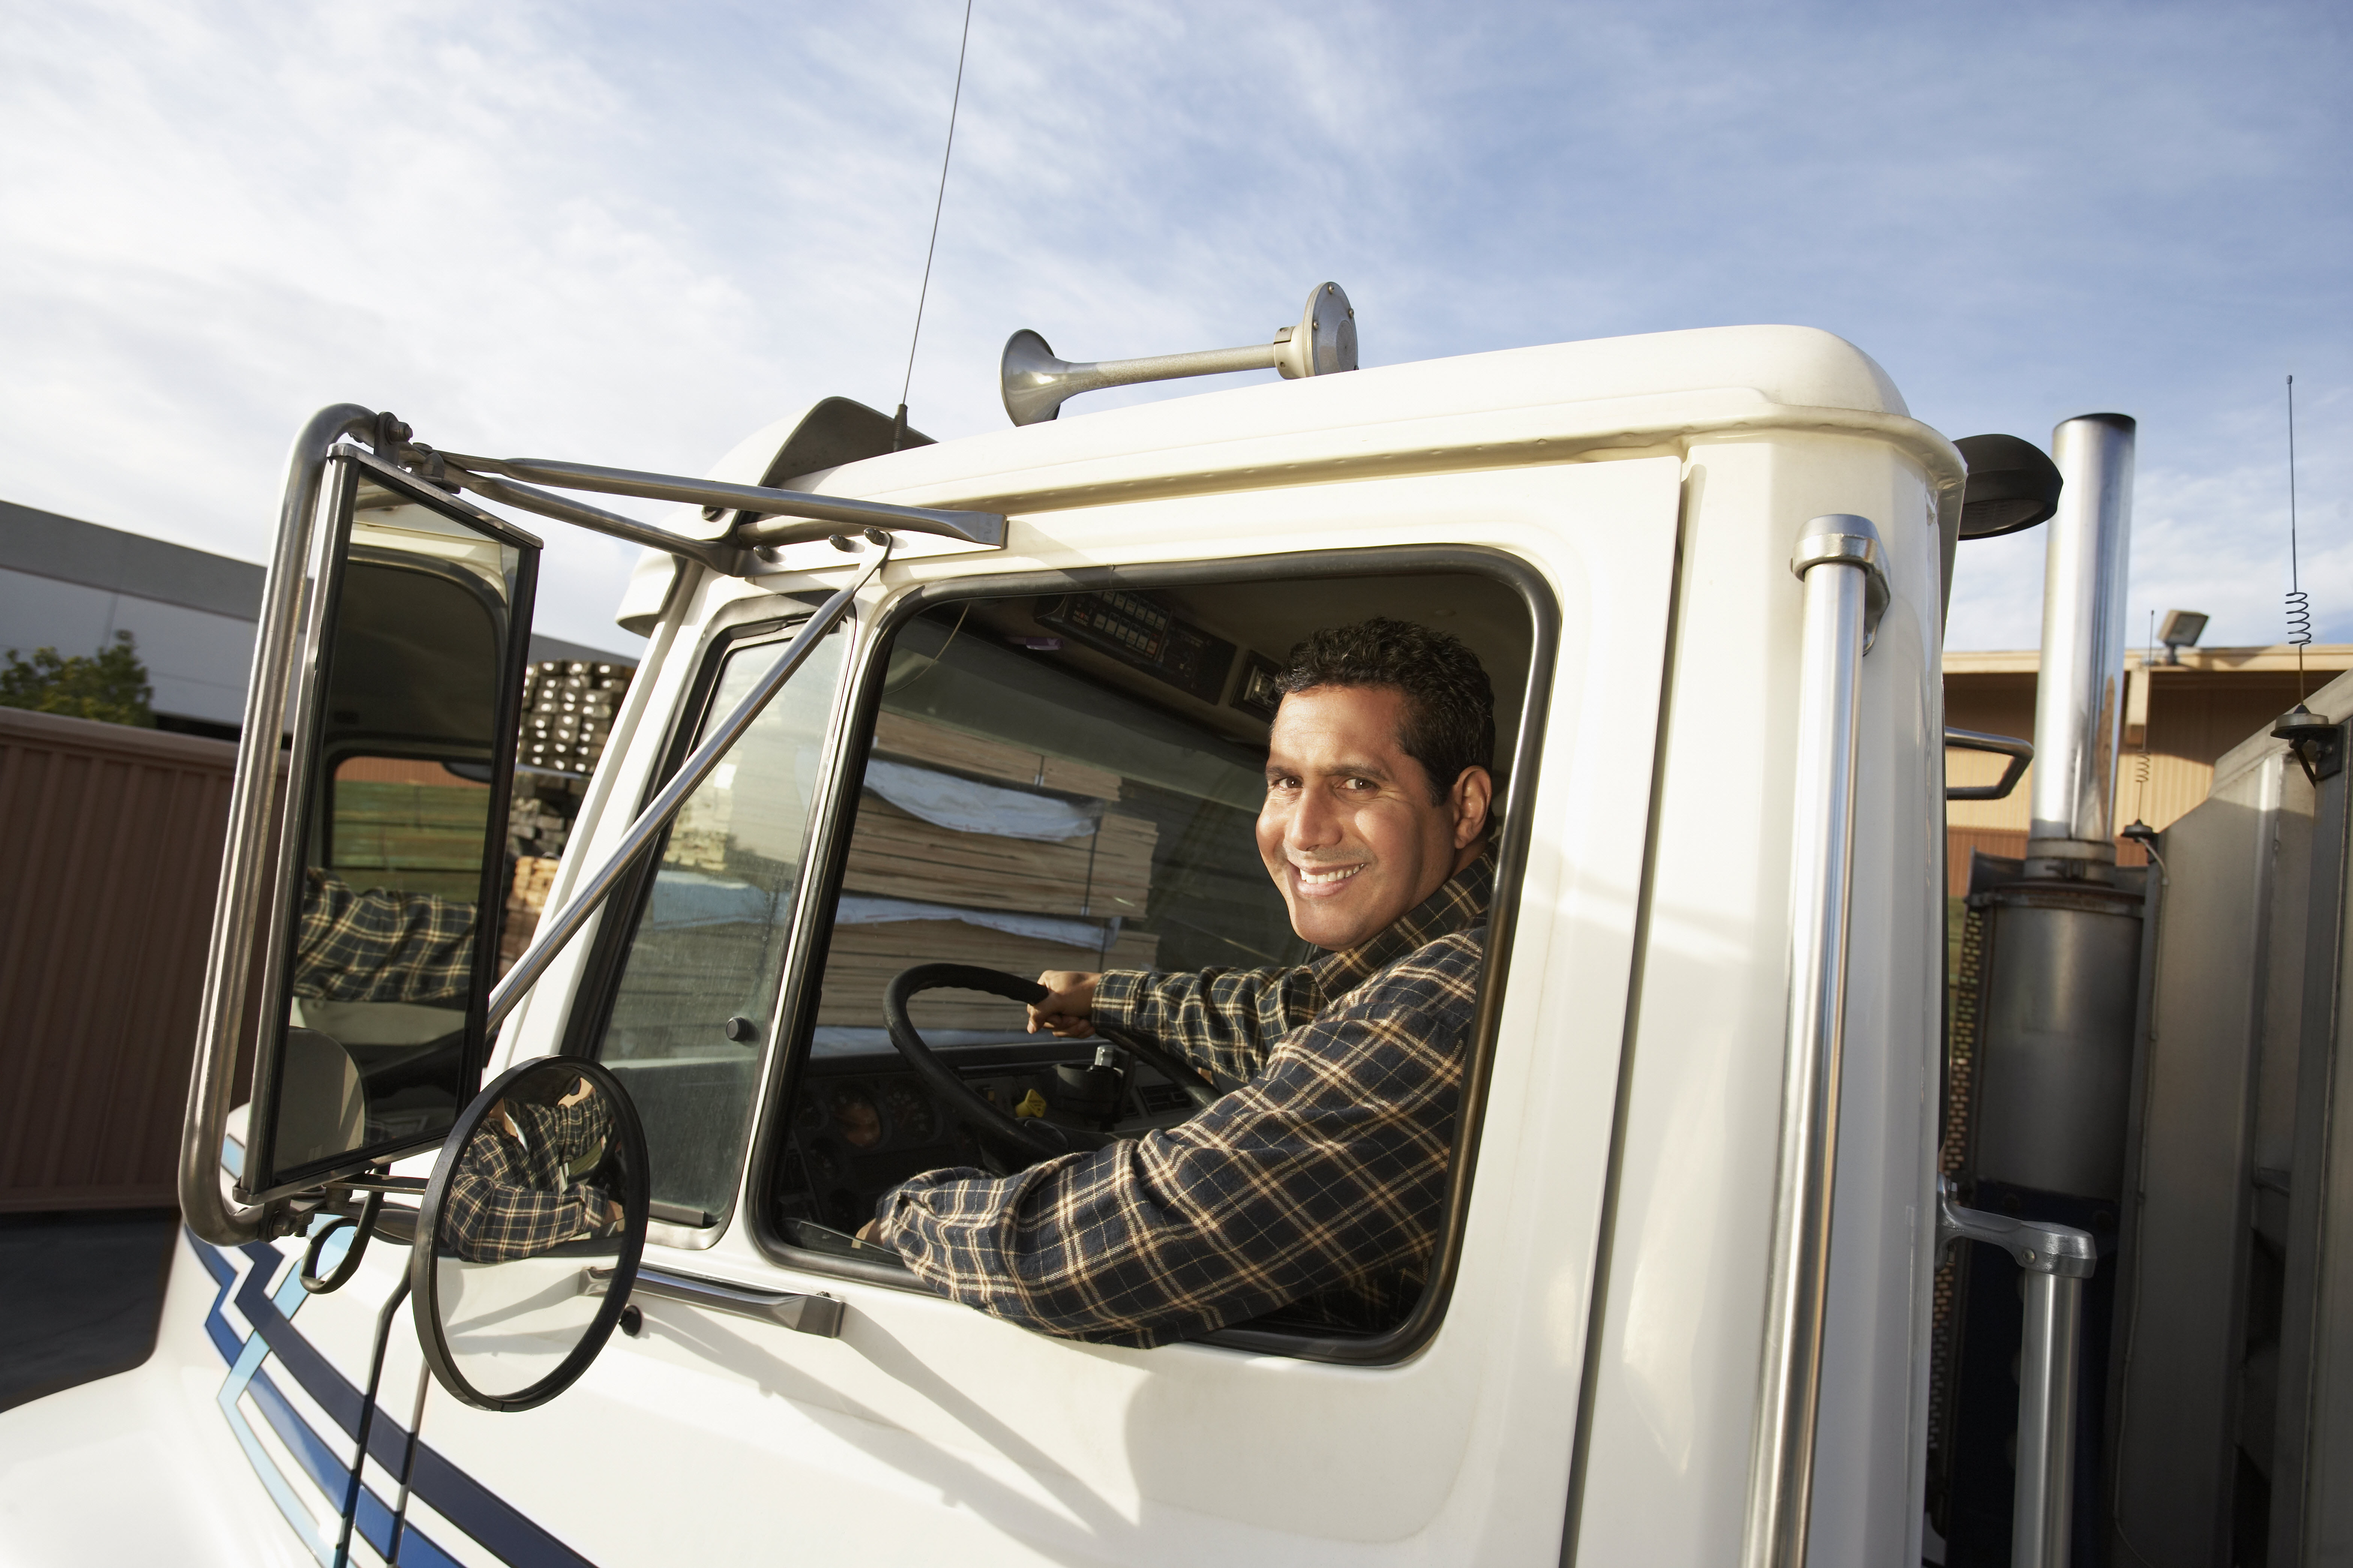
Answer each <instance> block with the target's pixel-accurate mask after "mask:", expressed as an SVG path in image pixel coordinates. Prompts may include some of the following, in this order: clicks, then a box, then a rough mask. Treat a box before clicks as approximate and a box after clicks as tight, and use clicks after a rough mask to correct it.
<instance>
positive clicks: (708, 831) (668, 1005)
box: [597, 631, 844, 1215]
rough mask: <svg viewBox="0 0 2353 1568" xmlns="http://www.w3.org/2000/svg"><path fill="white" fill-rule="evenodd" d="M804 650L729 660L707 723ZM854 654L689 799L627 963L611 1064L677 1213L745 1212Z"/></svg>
mask: <svg viewBox="0 0 2353 1568" xmlns="http://www.w3.org/2000/svg"><path fill="white" fill-rule="evenodd" d="M789 640H790V637H789V635H788V634H786V635H783V636H780V637H777V638H776V639H775V640H772V641H765V642H760V643H756V644H751V645H746V646H742V647H737V648H736V649H734V650H733V652H732V653H730V654H729V655H728V657H727V662H726V664H725V666H724V667H723V669H722V670H721V672H720V677H719V680H718V682H717V689H716V690H714V691H713V692H712V698H711V702H710V705H709V707H708V709H707V710H706V716H705V719H704V723H705V724H706V725H708V724H710V723H712V722H713V721H715V720H716V719H717V718H719V717H721V716H723V715H724V714H725V713H726V712H727V711H728V710H730V709H732V708H733V707H734V705H735V704H736V703H737V702H738V701H740V700H742V699H743V697H744V693H745V692H747V691H749V690H750V689H752V687H753V686H754V684H755V683H756V682H757V681H758V679H760V677H761V676H762V675H763V674H765V672H766V671H767V670H768V669H770V668H773V667H774V665H775V662H776V659H777V658H778V657H780V656H781V655H782V654H783V652H784V650H785V648H786V646H787V644H788V642H789ZM843 641H844V639H843V637H842V635H841V634H840V633H839V632H838V631H837V632H835V633H834V634H832V635H831V636H829V637H827V638H826V640H825V641H824V643H823V644H821V645H820V646H819V647H818V649H817V651H816V652H815V653H814V654H812V655H811V656H810V658H809V660H808V662H807V664H805V665H803V666H802V667H801V668H800V670H799V672H798V673H797V674H796V675H795V676H794V677H793V679H792V680H791V681H790V682H789V683H788V684H787V685H786V687H785V689H784V690H782V691H781V692H778V693H777V694H776V698H775V700H772V701H771V702H770V703H769V704H768V707H767V709H766V710H765V711H764V712H763V713H762V714H761V715H760V717H759V718H758V719H757V720H756V721H754V723H753V725H752V727H751V728H750V729H749V730H748V731H745V732H744V737H743V738H742V739H741V740H739V741H738V742H736V743H735V745H734V746H733V748H732V749H731V750H730V751H729V752H728V753H727V755H726V757H725V758H724V759H723V761H722V762H721V763H719V765H718V766H717V767H716V768H714V769H713V770H712V773H711V776H710V777H709V778H707V779H705V780H704V781H703V783H702V787H701V788H699V789H697V790H696V791H695V792H694V794H693V795H691V796H689V797H688V799H687V802H686V805H685V806H684V807H683V808H682V809H681V811H680V813H679V815H678V818H677V820H676V821H675V822H674V823H673V824H672V825H671V827H670V834H669V836H668V837H667V838H665V839H664V841H663V844H662V848H661V858H660V860H659V864H658V867H657V868H656V871H655V874H654V880H653V887H652V889H650V891H649V894H648V896H647V899H646V903H645V909H644V912H643V913H642V915H641V916H640V917H639V919H638V928H637V931H636V934H635V936H634V938H633V940H632V942H631V943H630V946H629V948H628V953H627V954H626V956H625V958H624V960H623V968H622V972H621V978H620V984H619V987H618V990H617V993H616V994H615V996H614V1001H613V1010H612V1015H611V1017H610V1020H609V1021H608V1022H607V1025H606V1028H605V1037H604V1042H603V1045H602V1047H600V1048H599V1050H598V1052H597V1056H598V1058H599V1059H600V1060H602V1061H603V1062H604V1063H605V1064H606V1065H607V1067H609V1068H612V1069H613V1070H614V1071H615V1072H616V1073H617V1074H618V1075H619V1076H620V1077H621V1079H622V1081H623V1082H624V1083H626V1084H627V1085H628V1090H629V1094H630V1097H631V1098H632V1099H633V1100H635V1101H636V1104H637V1107H638V1115H639V1117H640V1118H641V1119H642V1120H643V1121H644V1122H645V1129H646V1143H647V1148H648V1152H649V1158H650V1162H651V1166H652V1172H651V1173H652V1178H653V1197H654V1201H655V1202H656V1203H657V1204H659V1205H663V1206H664V1207H666V1208H670V1209H676V1210H687V1211H697V1212H700V1213H702V1214H705V1215H721V1214H724V1213H725V1212H726V1210H727V1208H728V1205H729V1204H730V1203H731V1202H732V1200H733V1197H734V1192H735V1175H736V1173H737V1171H738V1170H739V1169H740V1168H741V1167H742V1163H743V1153H744V1133H745V1131H746V1127H747V1119H748V1117H749V1114H750V1110H751V1105H752V1096H753V1086H754V1081H755V1077H756V1073H757V1069H758V1067H759V1063H760V1054H761V1048H762V1047H763V1046H764V1045H765V1042H766V1039H767V1036H768V1032H769V1027H770V1024H771V1021H772V1019H773V1016H774V1015H775V1012H776V987H777V985H778V984H779V982H780V980H781V978H782V975H783V970H784V950H785V941H786V934H787V928H788V926H789V924H790V921H791V919H792V905H793V895H794V892H795V890H796V889H797V888H798V886H799V884H800V876H801V863H802V857H803V855H804V853H805V848H806V843H807V835H808V821H809V808H810V803H811V797H812V796H813V795H814V793H815V791H816V789H817V786H818V757H819V753H820V752H821V751H822V749H823V746H824V742H825V731H826V723H827V719H828V714H829V713H830V711H831V709H832V702H833V692H834V686H835V683H836V678H837V676H838V675H839V669H840V663H841V648H842V644H843Z"/></svg>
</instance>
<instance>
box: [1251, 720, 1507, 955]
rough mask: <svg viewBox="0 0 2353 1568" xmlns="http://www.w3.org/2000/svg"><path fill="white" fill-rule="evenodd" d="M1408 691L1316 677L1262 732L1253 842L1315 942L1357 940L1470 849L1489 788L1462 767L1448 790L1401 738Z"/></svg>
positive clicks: (1407, 905) (1418, 897)
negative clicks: (1262, 786)
mask: <svg viewBox="0 0 2353 1568" xmlns="http://www.w3.org/2000/svg"><path fill="white" fill-rule="evenodd" d="M1404 710H1405V693H1404V692H1402V691H1400V690H1398V689H1397V688H1395V687H1393V686H1319V687H1315V688H1313V689H1309V690H1306V691H1299V692H1293V693H1292V694H1291V695H1290V696H1288V697H1285V698H1284V699H1283V700H1282V707H1281V708H1280V709H1278V710H1276V712H1275V716H1274V729H1273V731H1272V733H1271V734H1270V735H1269V736H1268V738H1267V759H1266V805H1264V806H1263V807H1262V808H1261V810H1260V812H1259V816H1258V851H1259V854H1260V856H1261V858H1263V859H1264V860H1265V861H1266V869H1267V874H1268V875H1270V876H1271V877H1272V878H1273V879H1274V885H1275V886H1276V887H1277V888H1280V889H1282V901H1283V902H1284V903H1285V904H1287V905H1289V906H1290V909H1291V928H1292V930H1293V931H1297V932H1298V933H1299V934H1300V936H1301V937H1302V938H1303V939H1304V940H1305V941H1308V942H1314V944H1315V945H1316V946H1318V947H1323V948H1331V949H1335V950H1337V949H1340V948H1345V947H1353V946H1355V945H1356V943H1358V942H1363V941H1364V940H1366V938H1367V937H1370V936H1373V935H1375V934H1376V933H1377V932H1378V931H1381V929H1382V928H1384V927H1385V926H1387V925H1388V924H1389V923H1390V922H1391V921H1395V920H1396V919H1397V918H1398V916H1399V915H1401V914H1404V913H1405V912H1406V911H1407V910H1410V909H1412V908H1413V907H1414V906H1415V905H1416V904H1419V903H1420V902H1421V901H1422V900H1424V899H1427V898H1428V897H1430V894H1432V893H1434V892H1436V891H1438V889H1440V887H1441V886H1443V885H1444V884H1445V881H1446V879H1448V878H1449V877H1451V876H1452V875H1454V873H1455V872H1456V871H1458V870H1460V869H1461V868H1462V867H1464V866H1466V865H1468V864H1470V862H1471V861H1472V858H1475V857H1476V856H1477V854H1478V847H1479V833H1480V829H1481V828H1482V826H1484V825H1485V822H1486V816H1487V800H1488V796H1489V794H1490V791H1491V789H1492V784H1490V782H1489V780H1488V777H1487V773H1486V771H1485V770H1484V769H1482V768H1472V769H1469V770H1467V771H1466V772H1465V773H1463V775H1462V777H1461V779H1459V780H1455V781H1452V787H1451V789H1450V790H1448V791H1447V792H1446V795H1445V796H1444V798H1442V799H1440V800H1438V801H1435V802H1433V801H1432V800H1431V799H1430V778H1429V775H1428V774H1427V773H1424V772H1423V771H1422V766H1421V764H1420V763H1418V762H1416V761H1414V759H1413V758H1411V757H1409V756H1408V755H1407V754H1406V753H1405V750H1404V748H1403V747H1401V746H1400V745H1399V744H1398V733H1399V731H1400V730H1401V728H1402V725H1401V721H1402V720H1403V718H1404Z"/></svg>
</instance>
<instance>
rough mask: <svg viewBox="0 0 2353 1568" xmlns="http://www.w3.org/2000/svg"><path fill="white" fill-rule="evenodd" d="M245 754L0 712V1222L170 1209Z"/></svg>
mask: <svg viewBox="0 0 2353 1568" xmlns="http://www.w3.org/2000/svg"><path fill="white" fill-rule="evenodd" d="M236 759H237V749H236V747H234V746H232V745H230V744H228V743H227V742H221V741H206V740H198V739H195V737H192V736H186V735H174V734H168V733H164V732H162V731H154V730H139V729H132V728H131V727H129V726H127V725H121V724H100V723H93V722H91V721H88V720H82V719H63V718H58V717H55V716H52V715H49V714H46V713H30V712H26V711H23V710H17V709H11V708H0V1212H18V1213H23V1212H29V1211H39V1210H48V1209H88V1208H133V1207H146V1206H150V1205H169V1204H173V1203H174V1201H175V1197H174V1183H173V1167H174V1163H175V1162H176V1158H177V1152H178V1147H179V1136H180V1116H181V1111H182V1109H183V1104H184V1101H185V1097H186V1094H187V1084H188V1065H189V1059H190V1057H191V1055H192V1053H193V1051H194V1049H195V1028H196V1006H197V1001H198V995H199V993H200V992H201V990H202V988H203V984H204V965H205V947H206V940H207V938H208V937H209V935H210V932H211V929H212V907H213V894H214V889H215V886H216V882H217V880H218V878H219V874H220V854H221V841H222V837H223V836H224V834H225V833H226V832H227V822H228V794H229V780H230V775H231V773H232V772H233V771H234V768H235V765H236ZM241 1076H242V1070H241V1072H240V1077H241Z"/></svg>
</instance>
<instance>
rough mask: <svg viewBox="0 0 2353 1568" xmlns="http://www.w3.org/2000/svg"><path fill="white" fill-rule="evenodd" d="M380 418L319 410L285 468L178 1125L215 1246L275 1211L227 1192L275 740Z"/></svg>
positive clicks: (187, 1197)
mask: <svg viewBox="0 0 2353 1568" xmlns="http://www.w3.org/2000/svg"><path fill="white" fill-rule="evenodd" d="M377 417H378V416H376V414H375V412H374V411H373V410H371V409H366V408H362V407H361V406H360V405H357V404H355V403H337V404H333V405H330V406H328V407H325V408H322V409H321V410H319V412H318V413H316V414H314V415H312V416H311V419H310V422H309V423H308V424H306V425H304V426H302V431H301V435H299V436H297V437H294V447H293V450H292V451H291V452H290V454H289V455H288V457H287V460H286V489H285V492H284V495H283V496H282V498H281V499H280V502H279V512H278V542H277V547H276V549H275V550H274V551H273V552H272V553H271V555H270V558H269V575H268V576H267V577H266V578H264V579H263V583H262V589H261V616H260V619H259V625H258V626H256V627H255V630H254V645H253V668H252V671H251V673H250V674H249V675H248V677H247V679H246V687H245V724H244V729H243V730H242V731H240V733H239V735H238V737H237V775H236V781H235V783H234V784H232V785H231V786H230V791H229V805H228V833H227V837H226V839H225V840H224V841H223V843H222V846H221V875H220V889H219V891H218V892H217V893H216V895H215V896H214V900H213V930H212V940H211V942H210V943H209V944H208V945H207V947H206V959H205V988H204V996H203V1001H202V1002H201V1004H200V1005H199V1006H198V1009H197V1013H196V1049H195V1065H194V1067H193V1068H192V1069H191V1071H190V1072H189V1075H188V1107H187V1113H186V1116H185V1119H184V1120H183V1121H182V1122H181V1127H180V1167H179V1173H178V1178H179V1192H180V1213H181V1214H182V1215H183V1216H185V1219H186V1221H187V1225H188V1228H189V1229H190V1230H193V1231H195V1233H196V1234H197V1235H198V1236H200V1237H203V1238H204V1239H205V1240H206V1241H208V1242H211V1243H212V1244H213V1245H214V1246H216V1247H235V1246H239V1245H241V1244H243V1243H245V1242H248V1241H253V1240H256V1239H258V1238H259V1237H260V1235H261V1229H262V1224H263V1220H264V1217H265V1209H266V1206H267V1205H245V1204H239V1203H237V1202H235V1201H233V1200H232V1199H231V1198H230V1197H229V1196H228V1194H226V1193H225V1192H223V1191H222V1190H221V1139H222V1135H223V1132H224V1131H225V1130H226V1127H227V1121H228V1110H229V1097H230V1095H231V1094H233V1093H234V1092H235V1091H236V1088H237V1086H236V1084H235V1083H234V1082H233V1081H231V1080H232V1079H233V1078H234V1077H235V1074H236V1068H237V1032H238V1027H239V1026H240V1024H241V1023H242V1022H243V1020H244V1016H245V998H246V977H247V973H248V968H249V963H250V960H251V957H252V953H253V942H254V934H255V930H256V928H257V926H258V925H259V921H260V918H261V895H262V889H263V888H264V886H265V885H266V884H267V883H268V881H269V874H270V869H271V856H270V853H269V851H270V836H269V816H270V806H271V802H272V796H273V795H274V794H275V791H274V788H273V784H274V781H275V779H276V776H277V764H278V741H279V736H280V732H281V731H283V729H284V726H285V719H286V699H287V692H288V690H289V689H290V686H291V685H292V682H293V679H294V670H293V663H294V658H293V654H294V643H295V638H296V637H297V636H298V635H299V634H300V632H301V621H302V612H303V603H304V600H305V598H306V597H307V596H308V594H307V591H308V586H309V584H308V580H307V577H308V567H309V563H310V558H311V540H312V537H313V535H314V534H315V533H316V531H317V528H318V514H319V500H320V489H321V481H322V479H323V478H324V476H325V473H326V468H327V454H328V452H329V451H330V450H331V449H332V447H334V445H335V443H336V442H338V441H340V440H342V439H343V437H346V436H359V437H372V436H373V435H374V434H375V431H376V428H377Z"/></svg>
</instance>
